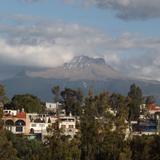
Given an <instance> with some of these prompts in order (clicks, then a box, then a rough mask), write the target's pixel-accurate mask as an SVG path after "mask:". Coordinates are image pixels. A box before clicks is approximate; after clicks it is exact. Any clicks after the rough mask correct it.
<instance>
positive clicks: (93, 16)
mask: <svg viewBox="0 0 160 160" xmlns="http://www.w3.org/2000/svg"><path fill="white" fill-rule="evenodd" d="M159 28H160V2H159V1H158V0H152V1H149V0H141V1H139V0H134V1H133V0H115V1H112V0H103V1H102V0H2V1H1V5H0V48H1V51H0V55H1V60H0V62H1V64H0V65H1V69H0V76H1V78H0V79H2V78H4V77H6V75H5V74H7V76H8V75H13V74H15V73H16V72H17V71H19V70H21V68H23V67H56V66H58V65H62V64H63V63H64V62H67V61H69V60H71V59H72V58H73V57H74V56H77V55H82V54H85V55H89V56H93V57H104V58H105V59H106V61H107V63H109V64H110V65H112V66H113V67H114V68H115V69H117V70H119V71H123V72H126V73H130V74H131V75H136V76H137V77H140V78H148V79H156V80H160V74H159V75H158V74H157V72H159V71H160V65H159V61H160V60H159V59H160V53H159V51H160V47H159V44H160V32H159ZM2 67H3V69H2ZM11 73H12V74H11Z"/></svg>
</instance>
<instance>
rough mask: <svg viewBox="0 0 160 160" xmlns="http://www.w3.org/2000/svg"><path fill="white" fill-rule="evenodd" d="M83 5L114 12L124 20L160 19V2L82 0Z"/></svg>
mask: <svg viewBox="0 0 160 160" xmlns="http://www.w3.org/2000/svg"><path fill="white" fill-rule="evenodd" d="M75 2H76V0H75ZM82 3H83V4H85V5H95V6H97V7H98V8H101V9H104V10H113V11H114V12H115V14H116V17H118V18H120V19H123V20H146V19H151V18H159V17H160V1H159V0H152V1H150V0H82Z"/></svg>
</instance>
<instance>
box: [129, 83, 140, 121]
mask: <svg viewBox="0 0 160 160" xmlns="http://www.w3.org/2000/svg"><path fill="white" fill-rule="evenodd" d="M128 97H129V98H130V103H129V119H130V120H137V119H138V117H139V115H140V105H141V104H142V103H143V95H142V91H141V89H140V88H139V87H138V86H136V85H135V84H132V85H131V87H130V91H129V93H128Z"/></svg>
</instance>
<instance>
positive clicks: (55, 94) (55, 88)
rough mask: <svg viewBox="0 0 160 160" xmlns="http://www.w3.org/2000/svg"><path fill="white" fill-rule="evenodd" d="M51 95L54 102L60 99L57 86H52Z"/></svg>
mask: <svg viewBox="0 0 160 160" xmlns="http://www.w3.org/2000/svg"><path fill="white" fill-rule="evenodd" d="M52 93H53V95H54V102H56V103H57V102H59V100H60V99H59V98H60V87H59V86H54V87H52Z"/></svg>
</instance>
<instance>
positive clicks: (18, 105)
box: [11, 94, 43, 113]
mask: <svg viewBox="0 0 160 160" xmlns="http://www.w3.org/2000/svg"><path fill="white" fill-rule="evenodd" d="M11 104H12V106H14V108H15V109H20V110H22V108H24V110H25V112H29V113H33V112H38V113H40V112H41V111H42V110H43V106H42V104H41V101H40V99H39V98H38V97H36V96H33V95H31V94H23V95H15V96H14V97H13V98H12V101H11Z"/></svg>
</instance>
